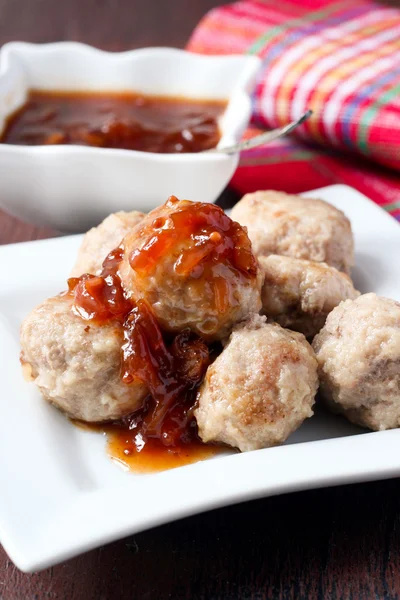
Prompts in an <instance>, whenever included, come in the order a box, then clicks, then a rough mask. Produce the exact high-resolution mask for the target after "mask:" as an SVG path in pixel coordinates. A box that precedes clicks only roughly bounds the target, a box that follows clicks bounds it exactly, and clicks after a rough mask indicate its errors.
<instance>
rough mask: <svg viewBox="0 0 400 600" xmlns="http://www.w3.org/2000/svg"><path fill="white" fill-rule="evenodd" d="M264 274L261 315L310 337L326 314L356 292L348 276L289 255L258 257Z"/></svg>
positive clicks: (320, 264) (332, 268)
mask: <svg viewBox="0 0 400 600" xmlns="http://www.w3.org/2000/svg"><path fill="white" fill-rule="evenodd" d="M259 262H260V265H261V268H262V269H263V271H264V285H263V287H262V290H261V300H262V304H263V307H262V312H263V313H264V314H265V315H267V317H268V319H269V320H272V321H275V322H276V323H279V324H280V325H282V327H288V328H289V329H294V330H295V331H300V332H301V333H303V334H304V335H305V336H306V337H309V338H312V337H314V335H315V334H316V333H318V331H319V330H320V329H321V328H322V327H323V326H324V323H325V321H326V317H327V316H328V314H329V313H330V312H331V311H332V310H333V309H334V308H335V306H337V305H338V304H340V302H342V300H347V299H348V298H350V299H354V298H357V296H359V292H358V291H357V290H355V289H354V287H353V283H352V281H351V279H350V277H349V276H348V275H346V274H345V273H340V271H338V270H337V269H335V268H334V267H330V266H329V265H327V264H326V263H317V262H312V261H310V260H302V259H300V258H291V257H290V256H277V255H276V254H271V255H270V256H260V257H259Z"/></svg>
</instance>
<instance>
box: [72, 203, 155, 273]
mask: <svg viewBox="0 0 400 600" xmlns="http://www.w3.org/2000/svg"><path fill="white" fill-rule="evenodd" d="M144 217H145V214H144V213H141V212H138V211H137V210H132V211H131V212H117V213H113V214H111V215H109V216H108V217H107V218H106V219H104V221H102V222H101V223H100V225H98V226H97V227H92V229H90V230H89V231H88V232H87V233H85V235H84V237H83V240H82V244H81V246H80V248H79V250H78V256H77V258H76V262H75V265H74V268H73V269H72V271H71V277H79V276H80V275H83V273H91V274H92V275H97V274H99V273H100V271H101V266H102V264H103V261H104V259H105V258H106V256H107V254H108V253H109V252H111V251H112V250H114V248H116V247H117V246H118V245H119V244H120V243H121V240H122V238H124V237H125V236H126V234H127V233H129V232H130V231H131V230H132V229H133V228H134V227H135V226H136V225H137V224H138V223H140V221H142V220H143V218H144Z"/></svg>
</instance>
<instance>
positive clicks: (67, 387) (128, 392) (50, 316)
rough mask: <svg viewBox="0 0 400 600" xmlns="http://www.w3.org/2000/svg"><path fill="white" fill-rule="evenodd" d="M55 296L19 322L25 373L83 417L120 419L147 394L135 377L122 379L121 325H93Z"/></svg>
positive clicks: (69, 410)
mask: <svg viewBox="0 0 400 600" xmlns="http://www.w3.org/2000/svg"><path fill="white" fill-rule="evenodd" d="M72 302H73V299H72V297H70V296H68V295H63V296H56V297H55V298H50V299H49V300H46V301H45V302H43V304H41V305H40V306H38V307H37V308H35V309H34V310H33V311H32V312H31V313H30V314H29V315H28V316H27V317H26V319H25V320H24V322H23V323H22V327H21V348H22V352H21V362H22V365H23V371H24V374H25V375H26V377H27V378H28V379H30V380H31V381H35V383H36V385H37V386H38V388H39V389H40V391H41V392H42V394H43V396H44V398H45V399H46V400H48V401H49V402H51V403H52V404H54V405H55V406H57V407H58V408H60V409H61V410H63V411H64V412H65V413H67V414H68V415H69V416H70V417H74V418H75V419H81V420H83V421H94V422H96V421H108V420H113V419H120V418H122V417H124V416H125V415H127V414H129V413H131V412H133V411H134V410H136V409H137V408H140V407H141V405H142V402H143V400H144V398H145V396H146V394H147V389H146V387H145V386H144V385H143V384H142V383H140V382H139V381H135V382H134V383H132V384H129V385H127V384H124V383H122V381H121V374H120V370H121V344H122V339H123V333H122V326H121V325H120V324H119V323H118V322H117V321H110V322H109V323H107V324H103V325H96V324H94V323H92V322H90V323H88V321H85V320H83V319H81V318H80V317H79V316H78V315H76V314H74V312H73V311H72V310H71V307H72Z"/></svg>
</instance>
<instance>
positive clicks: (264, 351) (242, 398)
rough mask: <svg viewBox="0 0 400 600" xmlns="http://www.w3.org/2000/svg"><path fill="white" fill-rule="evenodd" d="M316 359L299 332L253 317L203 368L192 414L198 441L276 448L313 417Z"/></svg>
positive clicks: (251, 448) (240, 327) (238, 446)
mask: <svg viewBox="0 0 400 600" xmlns="http://www.w3.org/2000/svg"><path fill="white" fill-rule="evenodd" d="M317 388H318V379H317V361H316V360H315V356H314V353H313V351H312V348H311V346H310V345H309V344H308V342H307V341H306V339H305V337H304V336H303V335H302V334H300V333H295V332H293V331H289V330H288V329H283V328H282V327H280V326H279V325H276V324H267V323H266V319H265V317H261V316H258V315H256V316H253V317H252V318H251V319H250V320H249V321H248V322H247V323H245V324H241V325H239V326H237V327H236V328H235V330H234V331H233V333H232V335H231V337H230V340H229V342H228V344H227V345H226V347H225V348H224V350H223V351H222V353H221V354H220V355H219V356H218V358H217V359H216V360H215V361H214V362H213V364H212V365H211V366H210V367H208V370H207V373H206V378H205V380H204V382H203V384H202V385H201V388H200V390H199V394H198V406H197V408H196V409H195V411H194V415H195V417H196V419H197V425H198V428H199V435H200V438H201V439H202V440H203V442H222V443H225V444H229V445H230V446H236V447H237V448H239V449H240V450H241V451H242V452H244V451H247V450H256V449H258V448H266V447H269V446H274V445H276V444H280V443H282V442H284V441H285V440H286V438H287V437H288V436H289V435H290V434H291V433H293V431H295V430H296V429H297V428H298V427H299V426H300V425H301V423H302V422H303V421H304V419H306V418H307V417H311V416H312V414H313V411H312V406H313V404H314V397H315V394H316V391H317Z"/></svg>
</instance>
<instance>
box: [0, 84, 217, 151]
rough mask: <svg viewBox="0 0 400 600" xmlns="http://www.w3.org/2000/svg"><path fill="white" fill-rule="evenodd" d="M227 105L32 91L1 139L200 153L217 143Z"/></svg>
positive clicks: (19, 142)
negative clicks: (220, 122) (221, 120)
mask: <svg viewBox="0 0 400 600" xmlns="http://www.w3.org/2000/svg"><path fill="white" fill-rule="evenodd" d="M225 108H226V102H223V101H217V100H214V101H212V100H192V99H188V98H181V97H176V98H174V97H162V96H145V95H141V94H136V93H132V92H119V93H112V92H109V93H96V92H85V93H82V92H63V91H57V92H45V91H31V92H30V94H29V96H28V99H27V101H26V103H25V104H24V105H23V106H22V107H21V108H20V109H19V110H18V111H16V112H15V113H14V114H12V115H11V116H10V117H9V118H8V120H7V122H6V125H5V129H4V132H3V134H2V136H1V139H0V141H1V142H2V143H6V144H17V145H34V146H36V145H56V144H78V145H85V146H96V147H101V148H122V149H128V150H141V151H144V152H158V153H182V152H200V151H202V150H207V149H209V148H214V147H215V146H216V145H217V144H218V142H219V139H220V131H219V126H218V119H219V117H220V116H221V115H222V113H223V112H224V110H225Z"/></svg>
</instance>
